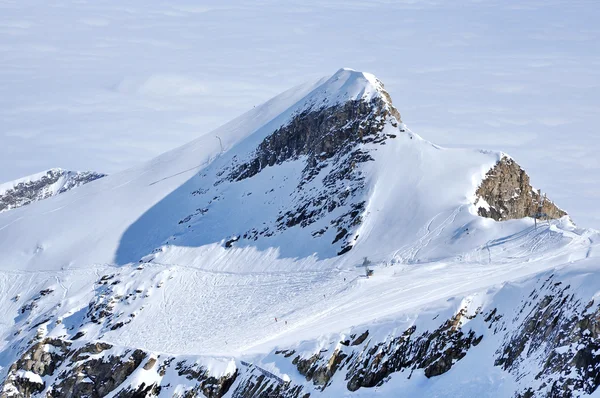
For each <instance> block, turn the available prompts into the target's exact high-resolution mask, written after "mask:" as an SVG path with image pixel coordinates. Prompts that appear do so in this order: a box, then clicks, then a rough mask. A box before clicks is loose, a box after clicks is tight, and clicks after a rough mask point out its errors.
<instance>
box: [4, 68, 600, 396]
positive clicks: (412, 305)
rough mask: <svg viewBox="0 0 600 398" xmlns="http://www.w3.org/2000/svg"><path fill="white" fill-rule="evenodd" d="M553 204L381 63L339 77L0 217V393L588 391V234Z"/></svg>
mask: <svg viewBox="0 0 600 398" xmlns="http://www.w3.org/2000/svg"><path fill="white" fill-rule="evenodd" d="M54 174H56V173H54ZM540 211H541V212H542V213H545V214H546V216H545V217H544V218H546V219H548V220H544V222H543V223H541V222H540V221H538V222H537V224H536V223H535V222H534V221H533V219H532V218H531V216H534V215H535V216H537V215H538V214H537V213H540ZM563 216H564V212H563V211H562V210H560V209H559V208H557V207H556V206H555V205H554V204H553V203H552V202H550V201H547V200H544V201H543V202H542V198H541V197H540V195H539V194H538V193H536V192H535V190H534V189H533V188H532V187H531V184H530V182H529V177H528V176H527V174H526V173H525V171H524V170H522V169H521V168H520V166H519V165H518V164H517V163H516V162H515V161H514V160H513V159H511V158H509V157H507V156H505V155H504V154H502V153H499V152H491V151H482V150H473V149H459V148H452V149H449V148H441V147H439V146H436V145H433V144H431V143H430V142H428V141H426V140H424V139H421V138H420V137H419V136H417V135H416V134H415V133H413V132H412V131H410V130H409V129H408V128H407V127H406V126H405V125H404V124H403V123H402V122H401V121H400V115H399V114H398V113H397V111H396V110H395V108H394V107H393V105H392V102H391V98H390V97H389V95H388V94H387V93H386V92H385V90H384V88H383V84H381V83H380V82H379V81H378V80H377V79H376V78H375V77H374V76H372V75H370V74H366V73H362V72H356V71H353V70H349V69H341V70H339V71H338V72H337V73H336V74H334V75H333V76H331V77H328V78H325V79H321V80H320V81H318V82H315V83H311V84H306V85H302V86H299V87H296V88H293V89H291V90H289V91H287V92H285V93H282V94H281V95H279V96H277V97H275V98H273V99H272V100H270V101H267V102H266V103H265V104H263V105H260V106H257V107H256V108H254V109H252V110H250V111H249V112H247V113H246V114H244V115H242V116H240V117H238V118H236V119H234V120H233V121H231V122H230V123H228V124H226V125H224V126H222V127H221V128H219V129H217V130H215V131H214V132H212V133H210V134H205V135H204V136H202V137H200V138H198V139H196V140H195V141H193V142H191V143H189V144H187V145H184V146H182V147H180V148H177V149H174V150H172V151H169V152H167V153H165V154H163V155H161V156H159V157H157V158H155V159H153V160H151V161H149V162H147V163H145V164H143V165H140V166H138V167H135V168H132V169H129V170H125V171H123V172H121V173H117V174H114V175H111V176H108V177H105V178H103V179H102V180H101V181H98V182H97V183H94V184H88V185H86V186H84V187H81V188H80V189H78V190H76V191H74V192H71V193H67V194H65V195H57V196H56V197H53V198H51V199H49V200H45V201H41V202H39V203H36V204H35V205H32V206H27V208H23V209H19V210H16V211H14V212H6V213H2V214H0V253H1V254H2V255H1V256H0V286H1V287H3V288H4V290H2V294H0V308H3V309H4V310H5V312H6V313H7V314H9V315H8V316H7V317H6V322H4V323H2V322H0V379H1V378H4V380H6V382H5V384H4V386H3V387H2V390H1V392H0V397H4V396H3V395H1V394H2V393H5V394H6V395H5V396H7V397H21V396H26V395H27V394H29V393H30V392H32V391H33V392H38V393H41V394H42V395H48V394H50V395H51V396H54V397H59V398H72V397H79V396H118V397H134V396H135V397H156V396H160V397H171V396H185V395H188V394H189V395H190V396H192V395H200V394H204V395H205V396H207V397H209V396H210V397H223V396H233V397H240V398H241V397H244V398H245V397H260V396H267V395H269V396H278V397H293V398H298V397H301V396H306V394H310V396H311V397H312V396H315V397H318V396H346V395H347V394H348V391H357V390H359V391H360V392H358V393H357V394H358V395H357V396H365V395H366V396H370V395H371V394H369V393H368V392H365V390H366V389H368V388H371V387H374V386H381V387H382V388H383V389H387V391H388V394H387V396H398V395H397V391H399V390H396V391H392V390H391V387H386V386H387V384H385V383H387V382H390V383H394V382H396V383H400V384H401V385H403V386H404V385H405V386H406V387H407V388H409V390H408V391H410V388H413V389H417V390H419V389H420V388H422V387H420V386H432V387H428V388H431V389H432V393H431V394H419V393H415V394H411V393H407V396H420V395H444V394H440V391H442V392H444V391H445V389H446V388H447V387H448V386H450V387H453V388H455V389H457V388H458V389H462V388H466V389H467V391H468V394H467V395H477V393H478V392H481V391H487V390H489V388H490V385H491V386H493V387H494V386H495V384H494V383H495V382H496V380H508V381H506V385H505V386H506V388H505V389H504V390H502V392H501V393H500V394H499V395H501V396H512V395H515V394H513V392H515V391H517V392H518V391H524V390H525V388H528V387H529V386H533V387H532V388H535V389H542V388H545V387H543V386H541V385H540V383H542V381H543V383H544V384H546V383H547V382H549V381H551V380H552V379H555V376H556V375H557V374H560V372H563V373H564V374H566V375H567V376H568V378H567V377H565V378H564V381H561V382H560V383H562V384H560V383H559V384H558V387H557V388H563V387H565V386H569V385H571V384H573V383H576V382H577V383H579V381H577V380H576V379H577V378H578V377H580V376H577V375H575V373H576V372H577V369H578V368H581V369H583V370H582V371H581V372H580V375H581V377H580V378H581V380H584V381H585V383H588V384H589V385H590V386H591V387H590V388H588V387H587V386H588V384H586V385H583V384H581V383H580V384H576V388H577V389H579V390H581V391H584V390H585V391H587V390H590V389H591V388H596V386H597V384H598V382H597V378H596V379H594V377H595V374H597V373H594V372H597V371H596V369H598V368H600V355H599V354H597V353H596V351H594V350H596V349H597V348H595V347H598V344H597V342H598V341H600V340H599V339H600V337H598V330H600V329H599V328H598V327H597V326H596V325H597V321H596V320H594V319H600V318H598V316H597V315H596V314H598V313H600V309H596V308H600V307H598V306H597V303H596V304H594V303H595V302H594V301H593V300H595V298H596V297H598V296H597V294H596V292H597V285H598V284H597V282H596V281H597V280H598V278H597V277H596V278H591V279H589V280H590V281H591V282H589V283H588V282H587V280H588V279H586V281H584V278H582V277H581V275H586V273H589V272H594V275H600V273H598V271H597V269H596V270H592V271H589V270H590V269H591V267H592V266H594V264H597V263H594V262H595V261H596V260H595V258H594V257H596V256H598V253H599V252H598V250H597V246H598V243H597V242H599V241H600V238H599V237H598V234H597V233H595V232H594V231H587V230H583V229H578V228H576V227H575V226H574V225H573V224H572V223H571V222H570V220H569V219H568V218H567V217H563ZM538 218H540V217H538ZM365 258H366V260H367V261H365ZM573 262H582V263H580V266H581V267H582V268H581V270H580V271H576V272H575V273H573V274H572V275H571V274H570V273H569V272H567V271H565V272H558V273H556V275H555V271H554V269H555V268H557V267H563V266H564V265H565V264H567V263H569V264H572V263H573ZM367 267H371V270H374V271H375V273H374V275H371V277H367V275H370V274H369V273H368V272H366V271H367V270H366V269H365V268H367ZM596 267H597V266H596ZM523 280H526V281H527V282H526V283H522V281H523ZM514 281H519V283H517V284H512V283H510V282H514ZM578 281H579V282H578ZM583 284H585V285H586V286H587V288H586V289H580V288H579V286H582V285H583ZM501 286H503V287H501ZM569 286H574V287H573V288H572V289H571V288H570V287H569ZM568 289H571V290H568ZM574 292H575V293H577V294H578V295H579V296H577V297H576V295H574ZM546 297H549V298H546ZM552 297H554V298H555V301H556V302H555V301H554V299H552ZM569 297H571V298H570V299H569ZM569 300H570V303H571V304H569V305H570V306H571V309H569V312H568V313H565V314H564V315H561V314H562V313H561V312H560V311H559V309H560V308H559V307H560V305H561V304H560V303H561V302H562V303H564V302H567V301H569ZM590 300H592V302H591V304H590ZM549 304H551V305H550V306H549ZM593 305H596V306H595V307H594V306H593ZM521 307H522V308H521ZM526 307H530V308H536V310H535V311H534V312H531V311H530V309H527V310H525V308H526ZM550 307H552V308H553V309H552V312H547V311H546V310H545V309H546V308H550ZM554 307H556V308H555V309H556V311H555V310H554ZM588 310H589V314H592V313H593V314H592V315H589V314H588V312H586V311H588ZM593 311H596V312H593ZM525 314H533V315H532V316H533V318H532V319H528V318H527V317H529V315H525ZM594 317H595V318H594ZM579 320H581V321H579ZM539 324H547V325H549V326H548V328H549V329H542V328H539V327H537V325H539ZM574 325H575V326H574ZM590 325H591V326H590ZM534 329H536V330H539V331H540V333H539V334H535V333H534V334H533V335H532V334H531V333H529V332H530V331H531V330H534ZM584 329H585V330H584ZM522 332H525V333H522ZM547 336H556V338H554V340H553V341H552V342H550V345H548V350H554V349H555V348H556V349H558V350H557V351H556V353H555V354H556V355H558V356H559V359H560V360H559V361H553V363H552V367H550V366H549V365H548V364H549V361H546V360H545V359H544V356H543V354H544V352H546V351H544V350H546V348H545V347H542V346H541V345H540V344H541V343H542V342H544V341H546V340H547V339H546V337H547ZM572 336H576V337H572ZM577 336H584V337H585V339H587V340H586V341H588V342H586V343H585V345H584V349H583V351H582V352H583V354H582V356H581V358H582V359H581V361H579V362H580V364H579V365H572V364H570V362H569V361H570V358H573V357H574V354H575V352H576V351H577V350H580V349H579V348H578V347H579V345H578V342H581V341H583V340H581V339H580V338H579V337H577ZM572 343H573V344H572ZM570 344H572V347H567V346H568V345H570ZM526 346H531V347H533V348H532V349H531V350H529V351H528V352H525V351H523V347H526ZM532 350H533V351H532ZM526 351H527V350H526ZM477 352H479V354H477ZM473 358H475V359H473ZM473 361H476V366H474V365H473ZM527 361H529V362H532V363H535V364H536V366H537V365H539V367H540V368H541V369H543V370H544V372H545V373H544V374H541V373H540V374H541V376H540V377H542V381H540V382H539V383H538V382H537V381H536V380H537V378H538V376H537V373H538V372H535V373H526V372H525V373H524V371H526V370H527V366H528V365H527V363H528V362H527ZM596 365H598V367H595V366H596ZM482 367H484V369H485V371H484V372H485V374H484V375H483V376H482V377H481V378H480V379H478V380H479V381H477V382H476V383H474V384H473V369H479V368H482ZM558 367H560V368H558ZM451 368H452V369H451ZM453 369H457V371H454V370H453ZM461 369H462V371H461ZM405 370H407V372H404V371H405ZM403 372H404V373H403ZM447 372H451V373H450V375H449V376H447V377H446V376H444V374H445V373H447ZM456 372H458V373H456ZM461 372H462V373H461ZM409 374H410V376H408V378H406V377H407V375H409ZM488 374H491V375H493V376H494V379H493V380H492V381H490V378H489V377H487V375H488ZM524 374H526V375H528V376H526V377H527V378H526V380H527V383H528V385H527V386H525V385H521V384H516V383H517V382H518V380H521V377H522V376H523V375H524ZM453 375H458V377H459V378H460V380H461V382H460V383H459V384H458V385H455V384H453V383H452V380H450V382H445V381H443V380H449V379H448V377H449V378H450V379H452V377H453ZM570 375H573V376H570ZM431 377H440V378H443V379H442V382H441V383H439V384H437V383H431V384H427V382H426V379H425V378H431ZM444 377H445V378H444ZM390 378H391V379H390ZM513 379H514V383H515V384H511V383H513ZM88 380H89V381H88ZM390 380H391V381H390ZM502 382H503V383H504V381H502ZM411 383H413V384H411ZM490 383H491V384H490ZM594 383H595V384H594ZM390 385H392V386H393V384H390ZM436 388H437V390H436ZM552 388H554V387H552ZM586 389H587V390H586ZM505 390H506V391H509V392H511V393H510V394H504V392H506V391H505ZM273 391H275V392H274V393H273V394H271V393H270V392H273ZM367 391H368V390H367ZM419 391H420V390H419ZM419 391H417V392H419ZM363 392H365V394H362V393H363ZM421 392H422V391H421ZM460 392H461V391H459V392H458V393H455V394H454V395H460ZM263 393H264V394H263ZM50 395H48V396H50ZM462 395H465V394H462ZM549 396H560V395H557V394H554V395H549Z"/></svg>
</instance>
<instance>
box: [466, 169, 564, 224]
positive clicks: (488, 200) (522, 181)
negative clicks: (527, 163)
mask: <svg viewBox="0 0 600 398" xmlns="http://www.w3.org/2000/svg"><path fill="white" fill-rule="evenodd" d="M475 195H476V198H477V199H476V201H475V206H476V207H477V213H478V214H479V215H480V216H482V217H487V218H493V219H494V220H496V221H504V220H512V219H517V218H524V217H534V216H536V215H537V216H538V218H541V219H556V218H560V217H562V216H565V215H566V214H567V213H566V212H564V211H563V210H561V209H559V208H558V207H557V206H556V205H555V204H554V203H553V202H552V201H550V200H548V199H546V198H542V197H540V194H539V193H538V192H537V191H536V190H535V189H533V188H532V186H531V184H530V183H529V176H528V175H527V173H526V172H525V171H524V170H523V169H522V168H521V166H519V165H518V164H517V163H516V162H515V161H514V160H513V159H510V158H508V157H503V158H502V159H500V160H499V161H498V163H496V165H495V166H494V167H493V168H492V169H491V170H490V171H489V172H488V173H487V175H486V176H485V178H484V179H483V181H482V182H481V184H480V185H479V187H478V188H477V191H476V192H475ZM540 202H541V203H542V206H541V214H538V213H539V207H540Z"/></svg>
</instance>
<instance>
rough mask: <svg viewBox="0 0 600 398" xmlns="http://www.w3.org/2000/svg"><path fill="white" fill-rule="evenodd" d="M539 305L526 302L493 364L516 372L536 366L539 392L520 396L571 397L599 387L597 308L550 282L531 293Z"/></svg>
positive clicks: (599, 324) (532, 390)
mask: <svg viewBox="0 0 600 398" xmlns="http://www.w3.org/2000/svg"><path fill="white" fill-rule="evenodd" d="M532 296H533V297H539V299H538V301H537V303H536V304H535V306H534V307H533V309H530V306H531V304H530V303H525V304H524V305H523V308H522V309H521V311H520V314H527V315H526V316H523V317H522V319H521V322H520V324H519V327H518V329H517V331H516V332H515V333H513V334H512V335H510V336H507V339H506V341H505V343H504V345H503V346H502V348H501V350H500V357H499V358H497V359H496V362H495V365H496V366H500V367H502V368H503V369H504V370H507V371H510V372H514V373H519V372H520V371H521V370H520V369H519V368H520V366H521V365H522V364H523V363H526V362H527V361H528V360H532V361H534V365H535V369H536V372H535V379H536V380H539V381H540V383H539V387H537V388H533V387H531V388H527V389H525V390H523V391H521V392H520V395H519V396H522V397H526V396H532V395H535V396H549V397H571V396H575V395H577V393H584V394H591V393H593V392H594V391H596V390H597V389H598V387H599V386H600V306H598V304H597V303H595V302H594V300H592V301H590V302H582V301H581V300H578V299H576V298H575V296H574V295H573V292H572V291H571V289H570V286H563V284H562V283H560V282H555V281H554V280H553V277H549V278H548V279H547V280H546V281H544V283H543V284H542V286H541V287H540V288H539V289H537V290H534V291H533V292H532Z"/></svg>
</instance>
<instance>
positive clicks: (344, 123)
mask: <svg viewBox="0 0 600 398" xmlns="http://www.w3.org/2000/svg"><path fill="white" fill-rule="evenodd" d="M352 93H354V94H352ZM349 94H350V96H348V95H349ZM400 123H401V121H400V114H399V113H398V111H397V110H396V109H395V108H394V106H393V105H392V103H391V99H390V97H389V95H388V94H387V92H386V91H385V90H384V88H383V84H381V83H380V82H379V81H378V80H376V79H375V78H374V77H373V76H371V75H368V74H364V73H360V72H355V71H351V70H345V69H342V70H340V71H339V72H338V73H336V74H335V75H334V76H333V77H332V78H331V79H330V80H329V81H327V82H326V83H325V84H324V87H322V88H321V89H320V90H317V92H316V93H313V95H311V96H310V97H309V98H308V100H307V101H305V103H304V105H303V106H302V107H301V108H299V109H297V110H295V111H294V113H293V115H292V116H291V117H290V119H289V121H288V122H287V123H286V124H284V125H282V126H281V127H279V128H277V129H276V130H275V131H274V132H273V133H271V134H270V135H269V136H267V137H266V138H265V139H264V140H263V141H262V142H261V143H260V144H259V145H258V147H257V148H256V149H255V150H253V151H251V152H250V153H249V154H242V156H241V157H238V156H234V157H233V158H232V163H231V165H228V166H225V167H224V168H223V169H221V170H220V171H219V172H218V173H217V175H221V174H222V175H223V176H222V178H218V180H217V182H216V185H220V184H222V183H239V182H242V181H246V180H249V181H248V183H249V184H252V179H254V178H255V177H256V176H257V175H258V174H259V173H262V172H265V173H266V174H274V173H273V172H271V173H269V172H266V169H267V168H274V169H273V170H276V169H277V168H278V167H276V166H281V165H282V164H283V163H286V162H287V163H289V164H294V167H293V170H289V169H288V172H287V173H286V175H285V176H284V178H285V179H286V180H287V181H286V183H285V184H282V185H287V187H285V189H286V190H289V191H290V195H289V197H288V200H287V201H285V200H284V201H280V202H279V203H278V205H279V206H278V208H277V217H276V219H275V220H269V219H268V218H267V219H265V220H262V221H263V222H262V225H255V226H250V228H249V229H247V230H243V231H239V233H240V235H241V237H240V238H241V239H242V240H244V239H245V240H257V239H258V238H260V237H263V236H266V237H270V236H273V235H275V234H278V233H280V232H282V231H285V230H286V229H289V228H292V227H295V226H299V227H300V228H307V229H309V230H310V234H311V236H312V237H313V238H319V237H321V236H324V238H323V239H325V240H327V241H329V242H330V243H331V244H332V245H334V246H335V247H336V251H337V254H343V253H345V252H347V251H349V250H350V249H351V248H352V246H353V242H352V241H349V238H350V237H351V236H352V235H353V230H354V229H355V228H356V227H357V226H358V225H359V224H360V223H361V217H362V215H363V213H364V211H365V202H366V191H365V189H366V186H365V175H364V173H363V171H362V167H361V166H362V164H363V163H366V162H370V161H374V160H375V159H374V157H373V154H374V152H376V151H377V149H378V147H380V146H382V145H385V144H386V141H387V140H388V139H394V138H396V134H398V133H403V132H404V131H405V130H404V129H403V128H401V127H399V126H400ZM244 155H245V157H244ZM290 171H291V172H290ZM275 174H277V172H275ZM271 178H272V179H273V178H274V176H273V175H271ZM280 187H281V186H280ZM278 188H279V187H278V186H273V187H271V189H270V190H269V191H268V192H269V193H271V194H272V196H277V192H276V191H277V190H279V189H278ZM248 194H251V192H248ZM269 196H271V195H269ZM282 196H285V195H282ZM282 199H285V198H282ZM266 207H273V205H271V204H267V206H266ZM207 212H208V208H205V209H201V210H200V211H199V213H196V214H201V215H205V214H206V213H207ZM266 213H269V210H266ZM188 221H189V220H188Z"/></svg>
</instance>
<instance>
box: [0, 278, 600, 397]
mask: <svg viewBox="0 0 600 398" xmlns="http://www.w3.org/2000/svg"><path fill="white" fill-rule="evenodd" d="M524 293H526V291H524ZM523 298H524V300H522V301H521V302H522V304H521V308H514V309H513V310H514V313H500V312H499V310H498V309H497V308H487V309H482V308H480V307H477V308H475V309H469V308H467V307H463V308H461V309H460V310H459V311H458V312H457V313H456V314H455V315H454V316H452V317H450V318H449V319H447V320H445V321H442V320H440V323H439V324H438V325H439V326H438V327H437V328H435V329H432V330H419V329H418V327H416V326H412V327H409V328H408V329H406V330H404V332H402V333H400V334H399V335H388V336H383V337H384V338H383V340H378V339H380V338H381V337H379V338H376V337H373V336H371V334H370V333H369V330H364V331H362V332H360V333H359V332H357V333H354V334H352V335H350V336H349V338H348V339H346V340H342V341H339V342H332V343H331V344H330V346H326V347H325V348H322V349H320V350H319V351H318V352H316V353H314V354H313V355H310V356H302V355H298V354H296V352H295V350H293V349H290V350H279V351H275V352H274V353H273V355H274V356H277V357H279V358H280V359H279V360H278V361H288V362H289V363H290V365H292V366H293V367H295V368H296V369H297V372H298V373H297V376H294V377H293V378H292V379H288V380H284V379H282V378H281V377H279V376H277V375H274V374H272V373H270V372H268V371H266V370H265V369H263V368H261V367H259V366H256V365H253V364H250V363H246V362H244V361H241V362H238V363H236V365H235V366H233V367H232V368H231V369H230V370H229V371H228V372H227V373H226V374H224V375H218V376H213V375H211V372H210V371H209V370H207V369H206V368H205V367H204V366H202V365H201V364H198V363H195V362H194V361H193V360H192V361H190V360H189V359H180V358H177V357H172V356H162V355H158V356H156V354H152V353H146V352H143V351H142V350H130V349H122V348H117V347H113V346H112V345H111V344H107V343H103V342H93V343H92V342H90V343H78V342H75V341H69V340H63V339H57V338H41V339H40V340H39V341H37V342H33V343H32V344H31V346H30V347H29V348H28V349H27V350H26V351H25V352H24V353H23V354H22V356H21V357H20V358H19V359H18V360H17V361H16V362H15V363H13V365H12V366H11V367H10V370H9V374H8V376H7V378H6V380H5V382H4V383H3V385H2V386H1V388H0V397H1V398H9V397H10V398H17V397H18V398H21V397H23V398H25V397H32V396H35V395H36V394H39V393H42V392H44V394H45V395H44V396H47V397H53V398H75V397H82V396H89V397H103V396H106V395H107V394H109V393H113V394H114V396H116V397H120V398H133V397H137V398H140V397H155V396H157V395H158V394H162V393H166V394H167V396H176V397H201V396H204V397H209V398H218V397H223V396H225V395H226V394H228V393H230V392H231V396H232V397H235V398H250V397H252V398H255V397H265V398H267V397H269V398H272V397H281V398H308V397H310V396H319V395H320V393H323V394H325V396H327V394H328V392H327V391H329V390H328V388H330V386H331V384H332V382H333V381H334V380H338V381H340V380H341V381H343V382H344V383H345V384H346V388H347V390H348V391H357V390H359V389H368V388H373V387H376V386H382V385H384V384H385V383H386V382H387V381H388V380H389V379H390V377H405V378H408V379H410V378H411V377H412V375H413V374H414V373H415V372H423V374H424V376H425V377H427V378H432V377H439V376H441V375H444V374H445V373H447V372H449V371H451V369H452V368H453V367H454V366H455V365H456V364H457V363H458V362H460V361H461V360H462V359H463V358H465V357H466V356H468V355H471V354H470V353H471V352H472V351H473V350H475V349H476V348H477V347H478V346H479V344H481V343H482V342H486V341H488V339H489V341H494V340H496V339H495V337H494V336H496V335H498V336H501V339H500V340H499V341H500V342H501V345H500V346H499V347H498V348H497V349H496V354H495V358H489V361H491V362H493V364H494V366H496V367H498V368H501V369H503V370H504V371H506V372H509V373H513V374H515V376H516V377H517V378H523V379H524V380H526V381H527V384H525V385H529V386H530V387H526V388H524V389H523V390H522V391H517V395H518V396H521V397H533V396H535V397H557V396H560V397H572V396H577V394H579V393H586V394H591V393H592V392H594V391H596V390H597V388H598V386H599V385H600V376H599V375H600V354H599V353H600V304H599V303H595V302H594V301H593V300H592V301H590V302H582V301H581V300H579V299H576V298H575V295H574V291H573V289H572V288H571V287H570V286H563V284H562V283H561V282H560V281H556V280H555V278H554V276H552V275H551V276H550V277H548V278H546V279H545V280H540V281H539V282H538V283H537V285H536V287H535V288H534V289H533V290H532V291H531V292H530V293H529V294H528V295H524V296H523ZM511 318H512V319H511ZM231 363H232V364H233V360H232V362H231ZM532 365H533V366H532ZM529 369H536V370H535V372H534V373H530V370H529ZM139 372H146V373H145V374H152V375H153V376H151V377H149V378H148V380H156V381H154V382H152V383H146V382H141V383H140V382H139V380H138V381H136V380H137V379H136V378H135V377H133V375H134V374H137V373H139ZM161 380H164V381H163V382H161ZM167 380H168V382H166V381H167ZM175 391H179V392H178V393H175Z"/></svg>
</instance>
